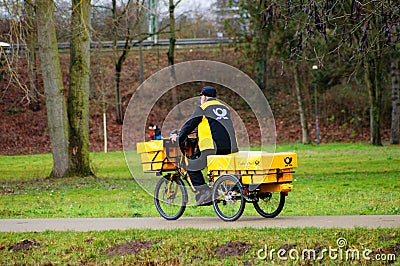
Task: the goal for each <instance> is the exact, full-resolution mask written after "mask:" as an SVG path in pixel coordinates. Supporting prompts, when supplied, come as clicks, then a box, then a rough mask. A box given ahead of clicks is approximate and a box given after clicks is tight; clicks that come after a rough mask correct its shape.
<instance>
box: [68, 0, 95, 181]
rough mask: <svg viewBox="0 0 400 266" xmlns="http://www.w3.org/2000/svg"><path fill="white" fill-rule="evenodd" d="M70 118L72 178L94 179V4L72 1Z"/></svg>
mask: <svg viewBox="0 0 400 266" xmlns="http://www.w3.org/2000/svg"><path fill="white" fill-rule="evenodd" d="M71 34H72V38H71V61H70V84H69V92H68V117H69V142H70V143H69V157H70V164H69V175H76V176H91V175H93V172H92V169H91V167H90V159H89V94H90V1H89V0H73V1H72V23H71Z"/></svg>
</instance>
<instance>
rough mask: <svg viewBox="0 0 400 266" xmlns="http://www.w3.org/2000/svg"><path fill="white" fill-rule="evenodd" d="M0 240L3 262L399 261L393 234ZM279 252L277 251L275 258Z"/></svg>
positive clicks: (190, 232) (114, 234)
mask: <svg viewBox="0 0 400 266" xmlns="http://www.w3.org/2000/svg"><path fill="white" fill-rule="evenodd" d="M1 236H2V237H1V238H0V239H1V240H0V261H2V262H3V265H9V264H10V265H16V264H17V265H26V264H28V265H65V264H69V265H105V264H107V265H269V264H271V263H274V264H278V265H281V264H284V265H287V264H289V265H290V264H295V265H311V264H319V265H339V264H340V265H354V264H358V265H359V264H364V265H385V264H387V263H389V262H390V263H393V262H394V261H395V259H396V258H397V264H398V262H399V259H398V257H399V256H400V229H390V230H389V229H376V230H367V229H352V230H339V229H325V230H322V229H313V228H308V229H263V230H260V229H240V230H232V229H229V230H225V229H224V230H212V231H204V230H194V229H186V230H170V231H159V230H126V231H103V232H86V233H79V232H53V231H47V232H43V233H2V234H1ZM24 240H25V241H24ZM280 249H282V250H284V251H280V253H278V250H280ZM314 252H315V253H314ZM314 256H315V257H314ZM285 259H286V260H285ZM395 264H396V262H395Z"/></svg>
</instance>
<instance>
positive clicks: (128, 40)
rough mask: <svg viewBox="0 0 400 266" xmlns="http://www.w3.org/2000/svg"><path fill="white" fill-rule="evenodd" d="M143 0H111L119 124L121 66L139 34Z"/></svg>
mask: <svg viewBox="0 0 400 266" xmlns="http://www.w3.org/2000/svg"><path fill="white" fill-rule="evenodd" d="M144 11H145V8H144V0H142V1H140V0H136V2H134V1H133V0H128V2H127V3H126V4H124V3H123V2H121V6H118V5H117V0H112V14H113V33H114V39H113V43H114V44H113V47H114V67H115V104H116V121H117V123H119V124H122V122H123V112H122V97H121V88H120V84H121V74H122V67H123V65H124V62H125V60H126V59H127V57H128V55H129V52H130V50H131V47H132V44H133V40H134V38H135V37H138V36H140V37H141V38H143V37H142V36H141V34H140V32H139V33H138V32H136V33H135V31H140V29H139V27H140V26H141V24H140V23H141V22H142V16H143V15H144ZM121 36H122V38H123V39H124V46H123V48H122V52H121V53H119V52H118V47H117V42H118V40H119V38H120V37H121Z"/></svg>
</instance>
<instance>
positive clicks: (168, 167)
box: [137, 137, 297, 221]
mask: <svg viewBox="0 0 400 266" xmlns="http://www.w3.org/2000/svg"><path fill="white" fill-rule="evenodd" d="M185 143H187V145H186V146H185V149H184V150H183V151H181V150H180V148H179V146H178V144H177V143H176V142H172V141H171V140H170V139H162V140H151V141H147V142H140V143H138V144H137V152H138V153H139V154H140V156H141V161H142V168H143V171H144V172H146V173H155V174H156V175H158V176H161V178H160V180H159V181H158V182H157V184H156V187H155V190H154V203H155V206H156V208H157V211H158V212H159V213H160V215H161V216H162V217H163V218H165V219H167V220H176V219H178V218H179V217H181V216H182V214H183V213H184V211H185V208H186V206H187V204H188V201H189V197H188V191H187V188H186V187H187V186H188V187H190V189H191V190H192V191H193V192H196V188H194V187H193V185H192V184H191V181H190V178H189V177H188V174H187V173H186V171H185V169H184V165H185V163H184V162H185V160H186V159H187V157H189V156H192V155H193V152H194V149H195V145H196V137H193V138H188V139H187V140H186V141H185ZM189 153H190V155H188V154H189ZM295 167H297V155H296V153H291V152H284V153H268V152H262V151H239V152H237V153H232V154H228V155H209V156H207V172H208V174H207V178H208V181H209V182H208V186H209V187H210V189H211V191H212V205H213V208H214V210H215V212H216V214H217V215H218V217H219V218H221V219H222V220H224V221H235V220H237V219H238V218H239V217H240V216H241V215H242V214H243V211H244V208H245V205H246V203H251V204H253V206H254V208H255V210H256V211H257V212H258V213H259V214H260V215H261V216H262V217H265V218H273V217H276V216H277V215H278V214H279V213H280V212H281V211H282V209H283V206H284V204H285V197H286V196H287V195H288V193H289V192H290V191H291V190H292V189H293V186H292V181H293V175H292V174H293V173H294V172H293V168H295ZM185 183H186V184H187V185H185Z"/></svg>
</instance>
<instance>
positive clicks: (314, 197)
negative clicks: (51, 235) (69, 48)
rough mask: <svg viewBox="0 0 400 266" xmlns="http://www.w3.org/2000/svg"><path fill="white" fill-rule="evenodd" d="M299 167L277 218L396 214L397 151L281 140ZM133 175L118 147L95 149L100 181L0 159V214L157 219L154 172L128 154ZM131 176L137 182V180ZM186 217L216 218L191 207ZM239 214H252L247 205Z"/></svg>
mask: <svg viewBox="0 0 400 266" xmlns="http://www.w3.org/2000/svg"><path fill="white" fill-rule="evenodd" d="M277 151H294V152H296V153H297V154H298V160H299V167H298V168H297V169H296V173H295V175H294V178H295V179H296V181H295V182H294V190H293V191H292V192H290V193H289V196H288V197H287V201H286V204H285V208H284V210H283V212H282V214H281V215H354V214H400V207H399V206H400V184H399V180H400V171H399V170H400V148H399V147H398V146H385V147H373V146H369V145H367V144H326V145H319V146H303V145H283V146H279V147H277ZM134 160H135V162H134V163H133V165H134V169H132V170H133V172H134V176H135V179H134V178H133V177H132V176H131V174H130V172H129V170H128V168H127V166H126V162H125V158H124V155H123V153H122V152H112V153H107V154H105V153H93V154H92V161H93V166H94V168H95V170H96V173H97V176H98V178H67V179H48V178H46V176H47V175H48V173H50V170H51V155H49V154H44V155H30V156H0V184H1V194H0V197H1V203H0V204H1V205H0V218H43V217H141V216H143V217H145V216H158V213H157V212H156V210H155V207H154V204H153V198H152V195H151V192H152V191H151V189H150V192H149V193H147V192H146V191H144V190H143V189H142V187H141V186H140V185H142V184H143V182H142V181H143V180H145V181H146V180H147V181H148V182H147V183H150V184H151V185H154V183H155V180H157V178H158V177H155V176H154V175H152V174H143V173H142V171H141V168H140V167H141V166H140V164H139V158H138V157H137V156H136V157H135V158H134ZM135 180H138V181H139V184H140V185H139V184H138V182H136V181H135ZM184 215H186V216H197V215H211V216H213V215H215V213H214V211H213V209H212V207H189V208H188V209H187V210H186V212H185V214H184ZM244 215H257V214H256V212H255V211H254V210H253V207H252V206H251V204H248V205H247V207H246V210H245V212H244Z"/></svg>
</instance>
